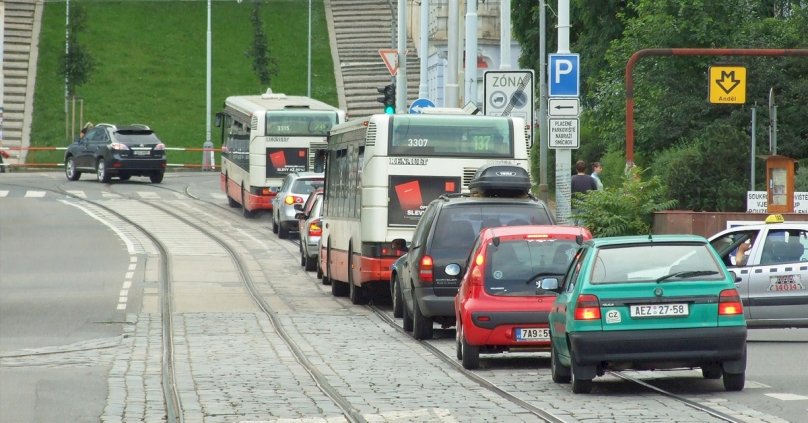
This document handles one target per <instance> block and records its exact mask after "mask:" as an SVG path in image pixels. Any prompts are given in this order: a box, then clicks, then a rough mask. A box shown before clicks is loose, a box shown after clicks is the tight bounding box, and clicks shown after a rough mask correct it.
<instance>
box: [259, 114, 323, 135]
mask: <svg viewBox="0 0 808 423" xmlns="http://www.w3.org/2000/svg"><path fill="white" fill-rule="evenodd" d="M266 116H267V117H266V119H267V125H266V126H267V131H266V132H267V133H266V135H269V136H320V137H324V136H326V135H327V134H328V130H329V129H331V127H332V126H334V125H335V124H336V123H337V114H336V113H335V112H330V111H322V112H319V111H316V110H309V109H302V110H299V111H298V110H276V111H269V112H267V115H266Z"/></svg>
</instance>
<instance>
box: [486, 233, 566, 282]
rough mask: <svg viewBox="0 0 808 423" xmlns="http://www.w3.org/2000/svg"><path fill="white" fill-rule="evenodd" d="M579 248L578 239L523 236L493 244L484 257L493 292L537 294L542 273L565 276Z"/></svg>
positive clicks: (487, 279) (558, 276) (548, 275)
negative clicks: (529, 237) (522, 237)
mask: <svg viewBox="0 0 808 423" xmlns="http://www.w3.org/2000/svg"><path fill="white" fill-rule="evenodd" d="M577 250H578V244H577V243H576V242H575V241H574V240H567V239H550V238H541V239H520V240H510V241H503V242H500V243H499V245H495V244H493V243H492V244H490V245H488V247H487V248H486V257H485V260H484V268H485V272H484V274H485V282H484V285H485V290H486V292H488V293H489V294H491V295H536V288H537V286H539V284H540V283H541V279H543V277H542V276H545V277H556V278H559V279H560V278H561V277H562V276H563V275H564V273H565V272H566V271H567V267H569V264H570V262H571V261H572V257H573V255H574V254H575V252H576V251H577Z"/></svg>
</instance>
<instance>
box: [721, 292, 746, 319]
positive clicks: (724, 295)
mask: <svg viewBox="0 0 808 423" xmlns="http://www.w3.org/2000/svg"><path fill="white" fill-rule="evenodd" d="M737 314H743V304H741V296H740V295H738V290H737V289H725V290H723V291H721V294H719V295H718V315H719V316H732V315H737Z"/></svg>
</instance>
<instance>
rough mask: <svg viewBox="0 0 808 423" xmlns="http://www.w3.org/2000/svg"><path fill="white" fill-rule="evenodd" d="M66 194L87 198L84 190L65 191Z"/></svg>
mask: <svg viewBox="0 0 808 423" xmlns="http://www.w3.org/2000/svg"><path fill="white" fill-rule="evenodd" d="M67 193H68V194H70V195H73V196H76V197H79V198H87V194H86V193H85V192H84V191H70V190H68V191H67Z"/></svg>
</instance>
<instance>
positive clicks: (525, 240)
mask: <svg viewBox="0 0 808 423" xmlns="http://www.w3.org/2000/svg"><path fill="white" fill-rule="evenodd" d="M591 238H592V234H591V233H590V232H589V231H588V230H587V229H585V228H580V227H574V226H552V225H534V226H505V227H497V228H488V229H483V230H482V231H481V232H480V235H479V236H478V237H477V240H476V241H475V242H474V246H473V247H472V248H471V254H470V255H469V258H468V260H467V261H466V272H465V274H464V275H463V279H462V280H461V281H460V288H459V289H458V292H457V295H456V296H455V301H454V303H455V315H456V320H457V330H456V332H455V333H456V343H457V359H458V360H461V362H462V364H463V367H465V368H466V369H476V368H477V367H479V365H480V353H481V352H482V353H485V354H494V353H501V352H505V351H549V350H550V330H549V327H548V325H547V317H548V315H549V314H550V308H551V307H552V305H553V301H554V300H555V297H556V293H555V292H552V291H545V290H544V289H542V287H541V281H542V280H543V279H545V278H547V277H550V276H555V277H556V278H560V277H562V276H563V275H564V273H565V272H566V271H567V267H569V264H570V261H572V257H573V255H574V254H575V251H576V250H577V249H578V247H579V245H580V244H581V243H582V242H583V241H584V240H588V239H591Z"/></svg>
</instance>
